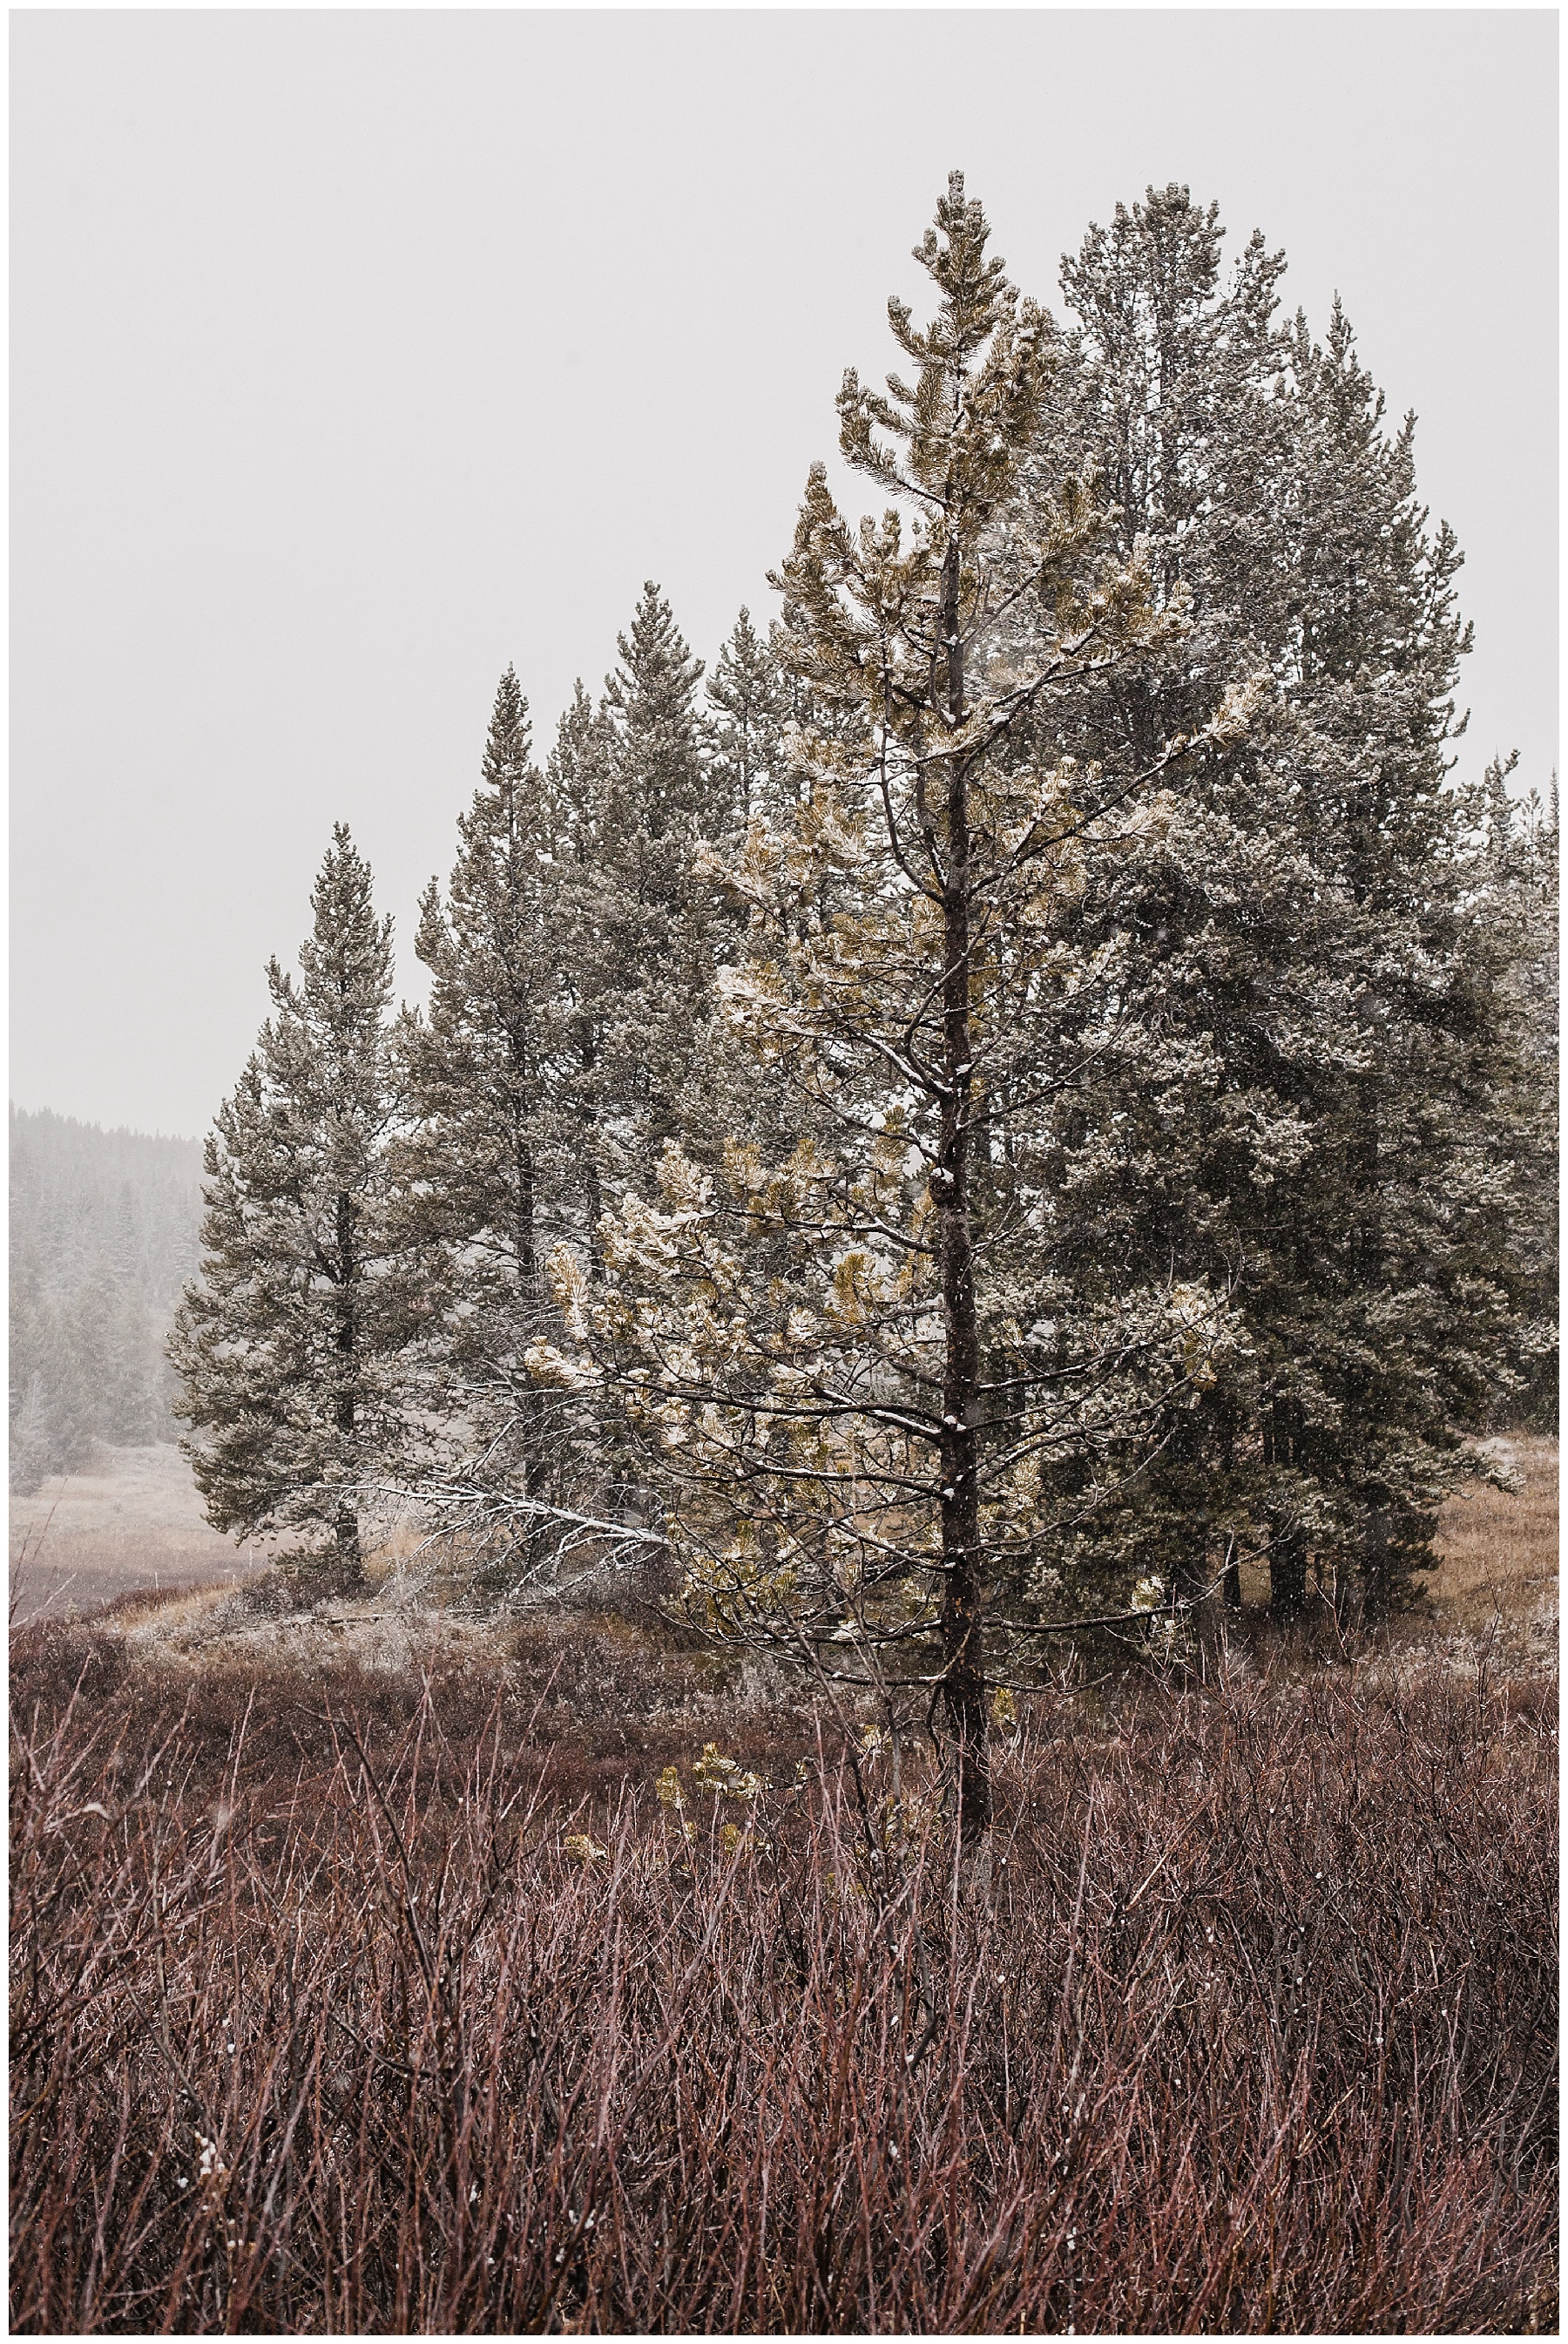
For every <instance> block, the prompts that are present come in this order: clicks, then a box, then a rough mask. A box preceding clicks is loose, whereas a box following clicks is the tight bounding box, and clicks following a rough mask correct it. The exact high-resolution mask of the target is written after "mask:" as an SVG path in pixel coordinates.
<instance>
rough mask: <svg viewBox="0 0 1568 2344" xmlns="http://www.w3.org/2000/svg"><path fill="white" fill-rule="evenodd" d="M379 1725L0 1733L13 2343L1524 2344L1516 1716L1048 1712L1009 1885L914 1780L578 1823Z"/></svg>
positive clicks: (1533, 2056)
mask: <svg viewBox="0 0 1568 2344" xmlns="http://www.w3.org/2000/svg"><path fill="white" fill-rule="evenodd" d="M683 1665H684V1664H683ZM208 1690H209V1691H210V1690H211V1689H208ZM35 1691H36V1689H35ZM372 1691H374V1692H375V1693H376V1700H375V1702H372V1701H371V1699H370V1697H369V1696H370V1692H372ZM405 1692H406V1693H407V1712H406V1713H405V1714H402V1715H401V1716H400V1717H399V1716H397V1715H395V1714H394V1710H395V1708H396V1706H397V1704H396V1703H394V1702H392V1701H391V1697H390V1695H389V1694H388V1692H387V1688H386V1687H379V1688H367V1687H366V1686H365V1685H364V1684H362V1683H358V1682H355V1681H354V1680H353V1679H352V1677H351V1676H346V1675H343V1674H337V1675H334V1676H333V1677H332V1678H331V1679H330V1680H328V1681H326V1682H323V1681H321V1680H317V1681H316V1682H314V1683H313V1684H312V1685H311V1686H310V1687H309V1689H308V1692H306V1691H304V1690H302V1689H301V1687H300V1686H298V1685H295V1686H292V1687H284V1688H278V1687H272V1686H265V1685H264V1686H257V1687H256V1688H254V1689H253V1691H252V1692H251V1693H250V1694H249V1695H247V1698H248V1700H249V1703H250V1718H249V1723H248V1724H246V1725H245V1728H244V1732H243V1733H242V1732H241V1730H240V1721H239V1720H237V1719H236V1720H234V1721H232V1725H231V1738H230V1742H229V1743H228V1745H227V1760H226V1772H225V1773H223V1774H222V1776H221V1778H219V1777H218V1776H217V1775H216V1773H215V1768H214V1763H213V1755H212V1741H211V1735H210V1733H209V1732H208V1730H207V1728H205V1727H203V1728H197V1727H196V1725H195V1724H194V1723H193V1721H194V1720H195V1717H196V1708H197V1707H198V1705H199V1702H198V1699H197V1697H196V1695H194V1694H193V1697H192V1701H191V1706H190V1713H189V1714H188V1715H186V1716H185V1717H183V1718H182V1716H181V1715H180V1713H178V1712H177V1711H176V1713H174V1714H172V1715H169V1716H167V1717H166V1718H165V1719H164V1720H163V1723H162V1725H161V1729H160V1730H159V1731H158V1732H148V1731H147V1730H146V1729H147V1721H146V1718H145V1717H139V1718H138V1713H136V1711H135V1708H134V1704H133V1705H127V1704H126V1702H124V1700H123V1699H122V1700H121V1701H120V1702H118V1704H117V1705H116V1701H115V1700H113V1699H108V1700H100V1701H98V1702H92V1701H90V1700H89V1699H88V1698H87V1697H86V1692H85V1688H84V1693H83V1696H82V1697H80V1698H78V1699H77V1700H76V1702H75V1703H74V1704H72V1703H70V1702H68V1701H67V1702H45V1701H44V1700H43V1698H42V1696H41V1694H39V1695H38V1696H37V1697H36V1698H35V1701H34V1702H33V1703H32V1704H31V1705H30V1706H28V1705H25V1704H23V1703H20V1702H18V1703H16V1704H15V1706H14V1712H13V1715H14V1729H15V1751H14V1767H13V1781H14V1810H15V1811H14V1854H13V1865H12V1899H13V1904H12V1934H11V1955H12V1977H13V2021H12V2047H13V2117H12V2126H11V2155H12V2238H13V2265H14V2268H13V2320H14V2324H15V2326H16V2327H18V2328H20V2329H33V2330H53V2331H55V2332H72V2331H75V2332H84V2331H88V2330H94V2331H103V2330H113V2329H121V2330H132V2329H135V2330H146V2329H160V2328H167V2327H173V2328H176V2329H223V2328H226V2327H227V2328H235V2329H272V2330H277V2329H283V2330H288V2331H297V2330H310V2329H346V2330H355V2329H357V2330H362V2331H364V2330H381V2331H393V2332H397V2331H408V2330H419V2329H435V2330H470V2329H473V2330H487V2331H508V2330H511V2331H519V2330H533V2329H564V2328H567V2327H571V2328H573V2329H600V2330H609V2331H614V2330H622V2331H624V2330H645V2331H658V2330H694V2329H698V2330H700V2329H721V2330H723V2329H728V2330H746V2329H779V2330H790V2329H794V2330H801V2329H805V2330H816V2331H822V2330H850V2331H853V2330H859V2331H872V2332H878V2331H884V2330H889V2331H898V2330H903V2331H907V2330H910V2329H925V2330H937V2331H941V2330H947V2331H955V2330H964V2331H970V2332H973V2331H977V2330H993V2331H994V2330H997V2329H1004V2328H1006V2329H1017V2328H1022V2329H1032V2330H1051V2329H1055V2330H1061V2329H1067V2328H1068V2327H1069V2326H1073V2327H1076V2328H1077V2329H1079V2330H1080V2331H1081V2332H1087V2331H1089V2330H1097V2331H1105V2332H1109V2331H1115V2330H1121V2331H1139V2330H1151V2329H1154V2330H1171V2329H1176V2330H1181V2329H1230V2330H1257V2329H1311V2330H1357V2329H1360V2330H1389V2331H1393V2330H1425V2331H1431V2330H1442V2329H1447V2330H1452V2329H1521V2328H1543V2329H1545V2328H1550V2327H1551V2326H1552V2325H1553V2321H1554V2318H1555V2294H1554V2270H1555V2264H1554V2220H1555V2208H1556V2165H1555V2134H1554V2119H1555V2083H1554V2065H1553V2062H1554V2045H1555V2018H1556V1955H1555V1863H1554V1853H1553V1847H1554V1843H1553V1828H1552V1819H1553V1793H1554V1782H1555V1733H1554V1722H1553V1721H1554V1693H1553V1688H1552V1687H1551V1686H1550V1685H1548V1684H1547V1683H1545V1682H1543V1681H1542V1680H1539V1679H1535V1678H1515V1679H1513V1680H1511V1681H1505V1682H1488V1681H1487V1680H1486V1679H1485V1677H1484V1676H1483V1677H1481V1678H1479V1679H1476V1680H1473V1681H1462V1680H1460V1679H1458V1678H1456V1677H1455V1676H1454V1675H1453V1674H1452V1673H1445V1672H1442V1671H1440V1670H1438V1669H1435V1668H1433V1669H1430V1670H1428V1671H1427V1672H1425V1673H1423V1674H1422V1675H1420V1676H1419V1677H1418V1678H1416V1679H1415V1680H1414V1681H1412V1682H1405V1683H1404V1684H1400V1683H1398V1682H1394V1681H1393V1680H1392V1678H1390V1677H1386V1676H1385V1677H1383V1678H1381V1679H1380V1678H1379V1677H1378V1676H1377V1675H1376V1674H1375V1672H1373V1671H1372V1670H1371V1669H1367V1670H1353V1669H1347V1670H1342V1671H1339V1672H1332V1673H1327V1672H1325V1673H1324V1674H1322V1675H1320V1676H1317V1677H1315V1678H1309V1679H1306V1680H1304V1681H1300V1682H1294V1683H1291V1684H1284V1685H1277V1684H1273V1683H1270V1682H1260V1681H1257V1680H1253V1681H1252V1682H1231V1683H1229V1684H1221V1685H1220V1686H1218V1687H1211V1688H1208V1689H1206V1690H1203V1691H1189V1692H1181V1693H1172V1692H1166V1691H1161V1689H1159V1688H1158V1687H1153V1686H1149V1687H1146V1688H1144V1689H1143V1690H1141V1692H1137V1693H1136V1695H1135V1696H1133V1697H1131V1698H1130V1699H1129V1700H1128V1701H1127V1702H1125V1704H1124V1706H1123V1709H1122V1712H1121V1715H1120V1716H1119V1717H1118V1716H1114V1715H1111V1714H1110V1713H1106V1712H1101V1713H1099V1714H1098V1715H1095V1716H1091V1715H1090V1714H1088V1713H1086V1711H1085V1710H1084V1708H1083V1706H1082V1704H1081V1703H1080V1704H1070V1703H1067V1702H1062V1703H1060V1704H1059V1705H1058V1706H1057V1707H1056V1708H1055V1710H1054V1711H1052V1712H1051V1713H1050V1714H1049V1715H1048V1714H1047V1713H1046V1711H1045V1708H1044V1705H1043V1704H1040V1706H1039V1707H1038V1708H1037V1709H1036V1710H1035V1712H1034V1713H1032V1714H1031V1715H1030V1717H1026V1720H1025V1725H1024V1730H1023V1733H1022V1734H1021V1735H1020V1739H1019V1741H1018V1742H1017V1743H1016V1744H1015V1745H1014V1746H1013V1747H1012V1748H1011V1749H1010V1751H1009V1752H1008V1753H1006V1754H1005V1755H1004V1756H1003V1758H1002V1760H1001V1761H1000V1764H999V1767H998V1789H999V1803H1000V1810H1001V1820H1000V1825H999V1828H998V1830H997V1833H996V1834H995V1839H994V1848H993V1853H992V1857H991V1864H990V1879H989V1881H987V1880H985V1879H984V1878H977V1877H975V1876H974V1875H973V1874H960V1872H959V1871H958V1869H957V1868H956V1866H955V1864H954V1861H953V1859H952V1857H951V1854H950V1851H949V1848H948V1845H947V1843H946V1840H945V1838H944V1835H943V1832H942V1828H941V1825H940V1821H939V1820H938V1819H937V1818H936V1817H934V1816H933V1815H932V1814H930V1812H929V1811H925V1810H924V1809H923V1805H922V1802H923V1800H924V1799H925V1798H926V1797H927V1796H929V1793H930V1784H929V1783H927V1782H925V1781H924V1780H923V1779H922V1777H921V1775H920V1769H919V1767H918V1765H917V1764H915V1763H913V1762H912V1761H911V1760H910V1758H909V1757H908V1756H906V1758H905V1761H904V1764H903V1769H902V1773H901V1777H900V1779H899V1780H898V1781H897V1782H895V1778H894V1775H893V1773H892V1769H891V1763H890V1759H889V1758H888V1757H886V1756H876V1757H868V1756H858V1757H856V1758H855V1759H854V1760H853V1762H852V1763H849V1762H847V1761H845V1760H844V1759H842V1758H840V1759H839V1760H838V1761H837V1762H836V1763H835V1762H832V1761H829V1762H828V1763H824V1764H822V1765H819V1767H818V1768H817V1769H816V1770H814V1771H813V1772H812V1773H811V1774H810V1777H809V1780H808V1781H807V1782H806V1783H804V1784H802V1785H800V1786H799V1787H798V1788H793V1787H790V1786H789V1782H788V1780H786V1781H783V1782H778V1781H776V1782H775V1783H773V1784H771V1785H769V1786H766V1787H764V1788H763V1789H762V1790H761V1791H760V1793H758V1794H757V1795H755V1796H752V1797H747V1796H744V1795H742V1796H736V1795H730V1796H729V1797H724V1796H720V1795H719V1794H717V1793H712V1792H709V1791H707V1790H704V1789H703V1788H702V1787H701V1785H700V1783H699V1780H697V1779H696V1778H694V1775H693V1771H692V1767H691V1764H690V1763H689V1761H690V1760H691V1759H692V1758H693V1756H694V1755H695V1752H694V1749H693V1741H694V1739H695V1736H694V1735H693V1734H692V1733H691V1732H690V1731H688V1733H687V1735H686V1737H685V1739H684V1741H683V1743H681V1746H680V1749H679V1753H678V1754H679V1757H680V1760H681V1762H682V1763H680V1765H679V1766H678V1773H679V1776H680V1782H681V1787H682V1799H683V1804H681V1805H680V1806H675V1805H673V1804H663V1805H661V1804H660V1803H658V1800H657V1799H656V1798H655V1797H654V1795H653V1783H652V1779H651V1778H653V1777H654V1776H656V1775H657V1773H658V1768H659V1766H660V1764H662V1763H668V1762H667V1761H665V1760H664V1758H663V1756H662V1750H663V1748H664V1746H665V1732H666V1728H665V1727H664V1726H663V1725H662V1724H661V1725H660V1726H659V1728H658V1731H657V1732H656V1731H654V1730H652V1729H651V1727H650V1730H649V1731H648V1732H647V1733H643V1732H641V1731H638V1733H636V1734H635V1735H633V1736H631V1737H630V1738H632V1739H634V1740H637V1741H645V1742H648V1743H654V1744H655V1745H657V1746H655V1747H654V1748H653V1749H651V1750H650V1751H649V1753H648V1756H647V1758H646V1760H645V1759H644V1758H643V1756H642V1753H638V1763H637V1765H636V1766H635V1767H634V1768H633V1769H632V1774H633V1777H634V1780H633V1781H632V1782H631V1783H628V1787H627V1788H626V1789H625V1790H624V1791H623V1793H622V1794H621V1796H620V1798H619V1802H618V1805H617V1807H616V1808H615V1810H614V1812H613V1814H607V1812H606V1810H605V1808H604V1806H603V1805H602V1804H599V1805H593V1806H588V1807H584V1808H582V1809H581V1810H580V1811H579V1812H578V1813H576V1814H572V1813H570V1812H563V1810H562V1807H561V1804H560V1801H559V1797H558V1793H553V1792H552V1791H551V1790H550V1788H549V1784H548V1776H547V1777H546V1778H545V1782H544V1784H543V1786H542V1787H541V1780H540V1765H539V1750H538V1743H537V1741H536V1740H535V1739H534V1738H533V1735H532V1734H530V1733H528V1732H526V1731H521V1730H517V1731H514V1730H513V1726H512V1725H511V1724H508V1712H507V1705H506V1702H501V1703H500V1704H499V1705H497V1702H496V1692H495V1688H494V1686H492V1687H490V1689H489V1694H488V1698H489V1702H490V1708H489V1711H488V1712H487V1713H486V1714H481V1713H480V1697H479V1693H478V1692H477V1691H471V1692H470V1693H469V1694H464V1695H463V1696H462V1697H461V1698H458V1696H457V1694H456V1693H454V1692H452V1690H451V1688H446V1689H445V1690H444V1689H443V1688H442V1686H440V1685H438V1684H437V1683H434V1682H432V1683H429V1684H427V1685H426V1686H424V1687H421V1688H419V1689H417V1692H407V1689H405ZM278 1696H281V1697H282V1698H286V1700H287V1701H290V1702H297V1703H298V1704H299V1708H300V1711H301V1713H304V1712H305V1711H306V1710H308V1713H309V1718H310V1721H311V1723H310V1736H311V1738H310V1739H309V1740H308V1741H307V1740H305V1739H304V1738H303V1737H302V1738H301V1739H300V1742H299V1746H298V1749H297V1753H294V1754H292V1755H291V1754H290V1752H289V1747H288V1744H287V1743H286V1741H284V1740H282V1739H281V1738H280V1737H279V1736H278V1735H277V1734H276V1733H275V1732H274V1731H273V1730H272V1728H271V1727H270V1726H268V1727H267V1729H266V1733H261V1727H262V1724H263V1721H262V1720H261V1718H260V1716H259V1714H258V1713H259V1712H260V1710H261V1709H262V1708H263V1706H264V1705H266V1706H268V1707H269V1708H270V1709H271V1710H272V1713H273V1714H274V1715H280V1714H282V1711H281V1710H280V1709H276V1706H275V1697H278ZM448 1696H450V1697H449V1698H448ZM403 1698H404V1695H399V1696H398V1699H399V1701H401V1700H402V1699H403ZM643 1722H644V1723H648V1721H647V1720H646V1719H645V1720H644V1721H643ZM133 1726H134V1730H133ZM537 1731H538V1723H537V1720H536V1722H535V1727H534V1733H536V1734H537ZM704 1731H705V1734H706V1738H708V1739H714V1738H718V1739H719V1740H722V1741H724V1742H725V1744H726V1747H727V1748H728V1749H729V1750H731V1751H734V1750H735V1749H736V1738H735V1736H733V1735H731V1734H729V1733H721V1734H719V1735H717V1736H716V1735H715V1733H714V1729H713V1726H712V1723H711V1721H709V1723H707V1725H706V1727H705V1729H704ZM562 1732H563V1734H564V1733H565V1726H564V1724H563V1727H562ZM258 1734H260V1743H258V1742H257V1741H256V1740H253V1739H252V1737H253V1736H256V1735H258ZM755 1739H756V1736H755V1735H753V1734H752V1733H747V1735H746V1736H745V1740H746V1743H747V1745H748V1746H747V1748H746V1749H744V1750H742V1751H740V1752H739V1755H740V1756H741V1757H742V1758H744V1760H745V1762H746V1764H747V1765H749V1766H750V1767H754V1768H757V1769H758V1770H759V1771H760V1772H763V1773H769V1772H772V1773H775V1774H776V1775H778V1774H779V1773H783V1774H784V1775H785V1776H786V1777H788V1776H789V1775H790V1774H792V1773H793V1771H794V1770H793V1766H792V1765H791V1766H789V1767H788V1768H781V1767H780V1765H779V1762H778V1760H777V1759H775V1760H774V1762H773V1763H772V1765H771V1766H769V1764H768V1763H766V1762H765V1761H761V1760H759V1756H758V1755H755V1754H752V1750H751V1745H752V1743H754V1741H755ZM261 1744H265V1749H266V1763H265V1764H264V1765H258V1764H257V1763H256V1751H257V1748H258V1746H261ZM247 1753H248V1754H247ZM707 1771H708V1772H709V1774H710V1775H711V1774H713V1773H714V1770H713V1769H712V1768H709V1770H707ZM621 1772H622V1774H623V1775H624V1774H625V1773H627V1766H626V1763H625V1761H624V1760H623V1762H622V1765H621ZM558 1776H559V1778H560V1779H562V1780H564V1781H567V1782H568V1783H574V1784H576V1785H577V1787H578V1789H579V1790H586V1791H592V1790H593V1789H594V1788H595V1786H596V1785H597V1784H598V1782H599V1780H600V1776H599V1773H598V1772H596V1770H595V1767H593V1766H589V1767H588V1768H587V1770H586V1773H585V1772H584V1770H582V1769H580V1768H579V1767H578V1766H576V1765H566V1766H564V1767H560V1768H558ZM636 1778H640V1779H639V1780H638V1779H636ZM729 1780H730V1782H731V1785H732V1790H733V1788H735V1787H739V1790H740V1791H741V1792H742V1793H744V1792H746V1791H747V1789H748V1788H749V1785H747V1784H746V1783H745V1782H744V1780H743V1779H742V1776H741V1774H740V1773H739V1772H737V1773H732V1775H731V1776H730V1777H729ZM670 1788H672V1786H669V1785H667V1791H668V1789H670ZM726 1818H729V1821H730V1824H731V1828H730V1829H729V1831H728V1832H726V1831H725V1830H724V1828H723V1825H724V1823H725V1819H726Z"/></svg>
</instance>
